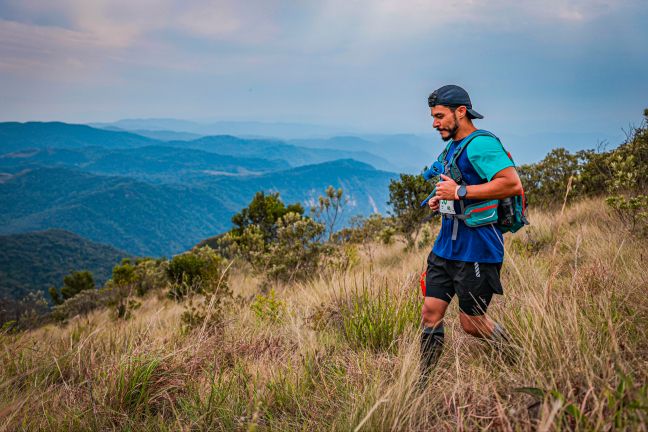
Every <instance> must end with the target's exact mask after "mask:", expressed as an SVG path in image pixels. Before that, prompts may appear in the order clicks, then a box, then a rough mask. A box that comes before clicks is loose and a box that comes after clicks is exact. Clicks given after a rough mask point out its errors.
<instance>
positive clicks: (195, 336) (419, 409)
mask: <svg viewBox="0 0 648 432" xmlns="http://www.w3.org/2000/svg"><path fill="white" fill-rule="evenodd" d="M530 219H531V221H532V224H533V225H532V226H531V227H530V228H526V229H525V230H524V231H522V232H520V233H517V234H515V235H513V236H510V235H509V236H507V238H506V243H507V245H506V246H507V257H506V259H505V265H504V269H503V283H504V287H505V288H504V289H505V295H504V297H498V298H496V299H495V300H494V302H493V305H492V307H491V309H490V311H489V312H491V314H492V315H493V316H494V317H495V318H496V319H498V320H500V321H502V322H503V323H504V324H505V325H506V326H507V327H508V328H509V330H510V332H511V334H512V336H513V337H514V341H515V346H516V347H517V349H518V350H519V352H520V355H519V357H518V360H517V362H513V363H510V362H506V361H505V359H502V358H500V357H499V356H498V355H497V354H496V353H495V352H494V351H493V350H492V349H491V347H490V346H489V345H488V344H486V343H483V342H481V341H479V340H475V339H472V338H470V337H468V336H466V335H465V334H463V333H462V331H461V329H460V327H459V325H458V317H457V306H456V304H453V305H451V307H450V310H449V314H448V316H447V319H446V329H447V330H446V349H445V352H444V354H443V356H442V358H441V361H440V365H439V367H438V368H437V369H436V373H435V376H434V377H433V379H432V380H431V382H430V384H429V386H427V387H425V388H421V387H419V386H417V377H418V364H417V361H418V332H419V321H418V320H419V315H418V313H419V312H418V311H419V308H420V304H421V295H420V288H419V286H418V276H419V274H420V272H421V270H422V268H423V264H424V261H425V258H426V256H427V253H428V248H427V247H426V248H425V249H422V250H415V251H411V252H404V251H403V249H402V245H401V244H398V243H397V244H394V245H391V246H383V245H375V248H374V249H373V251H372V253H371V255H370V256H371V257H372V258H371V259H370V258H369V256H368V255H365V254H364V253H363V250H357V251H356V252H357V253H358V254H359V255H358V256H359V260H358V262H357V263H356V265H355V266H353V267H351V268H350V269H348V270H345V271H336V270H333V269H332V268H330V270H329V271H328V272H326V273H322V274H320V275H319V277H318V278H316V279H315V280H313V281H311V282H306V283H298V284H293V285H287V286H277V287H276V295H274V296H273V294H272V293H271V294H268V295H267V296H264V297H259V296H255V295H256V293H258V292H259V287H258V283H259V278H257V277H255V275H253V274H251V273H250V272H249V271H247V270H245V268H243V267H242V268H240V269H235V267H232V268H230V272H231V275H230V282H229V286H230V287H231V289H232V290H233V291H234V294H235V295H236V296H235V297H234V300H233V301H232V302H231V303H229V304H228V305H227V306H226V307H221V306H219V305H218V304H216V303H210V304H209V305H208V306H207V311H208V312H207V315H206V318H205V319H204V320H198V321H197V322H196V323H195V325H194V326H193V330H187V329H186V327H185V326H183V322H186V320H184V319H183V318H182V317H183V314H185V317H186V312H187V311H190V310H191V307H195V306H198V305H200V298H199V297H198V298H194V299H193V300H192V303H191V304H189V302H185V303H182V302H180V303H178V302H175V301H172V300H170V299H168V298H167V297H166V296H165V295H164V293H165V291H164V289H163V287H160V289H159V290H158V291H157V292H156V291H153V292H150V293H149V295H148V297H147V298H145V299H144V300H143V302H142V305H141V306H140V307H139V308H137V309H135V310H134V312H133V316H132V317H131V318H130V319H129V320H126V321H124V320H120V319H116V318H115V315H114V313H113V311H111V310H99V311H95V312H92V313H91V314H89V315H87V316H86V317H83V318H78V319H73V320H71V321H70V322H68V323H67V324H64V325H62V326H55V325H48V326H46V327H43V328H40V329H38V330H35V331H30V332H26V333H22V334H19V335H11V334H2V335H0V344H1V345H2V349H0V365H1V367H0V428H4V429H5V430H55V431H56V430H61V431H63V430H65V431H69V430H182V431H194V430H224V431H225V430H227V431H229V430H242V431H249V430H258V431H260V430H309V431H319V430H322V431H330V430H339V431H349V430H363V431H376V430H412V431H420V430H443V431H446V430H447V431H454V430H467V431H470V430H484V429H486V430H542V431H549V430H574V429H576V430H646V422H647V421H648V413H647V412H646V407H647V406H648V385H647V384H646V382H647V381H646V380H647V378H648V334H647V327H646V322H648V297H647V296H646V292H645V289H646V286H648V276H647V273H646V272H645V271H644V270H643V267H645V252H644V251H645V248H646V246H647V244H646V240H645V239H641V238H639V237H637V236H633V235H629V234H628V233H627V232H625V231H623V229H622V228H620V227H619V224H618V223H617V220H616V219H615V218H614V217H612V215H611V214H610V213H608V212H607V211H606V206H605V205H604V204H603V202H602V201H600V200H590V201H582V202H580V203H577V204H574V205H573V206H568V208H567V209H566V211H565V213H564V215H563V216H561V217H557V215H556V213H551V214H545V213H541V212H539V211H535V212H533V211H532V213H531V215H530ZM434 230H436V228H434ZM215 310H218V311H220V312H221V313H223V314H224V315H223V319H222V320H220V321H218V322H217V324H212V322H213V321H212V320H210V319H208V318H209V316H210V311H215ZM183 328H184V329H185V330H182V329H183Z"/></svg>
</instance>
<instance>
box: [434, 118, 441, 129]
mask: <svg viewBox="0 0 648 432" xmlns="http://www.w3.org/2000/svg"><path fill="white" fill-rule="evenodd" d="M439 126H441V122H440V121H439V119H434V121H433V122H432V127H434V128H438V127H439Z"/></svg>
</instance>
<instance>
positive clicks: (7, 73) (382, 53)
mask: <svg viewBox="0 0 648 432" xmlns="http://www.w3.org/2000/svg"><path fill="white" fill-rule="evenodd" d="M646 23H648V2H647V1H646V0H587V1H586V0H574V1H567V0H545V1H542V2H540V1H533V2H530V1H528V2H525V1H520V0H488V1H486V0H445V1H438V0H428V1H419V0H398V1H396V0H393V1H380V0H358V1H353V0H330V1H328V0H321V1H292V2H291V1H282V0H259V1H241V0H239V1H234V0H214V1H204V0H195V1H180V0H155V1H154V0H137V1H134V0H0V120H3V121H4V120H19V121H25V120H62V121H69V122H91V121H114V120H117V119H120V118H129V117H168V118H171V117H172V118H181V119H193V120H261V121H284V122H301V123H312V124H323V125H341V126H343V127H348V128H350V129H357V130H362V131H367V132H424V131H429V130H430V129H431V120H430V117H429V112H428V111H427V105H426V100H427V95H428V94H429V93H430V91H432V90H433V89H435V88H436V87H439V86H441V85H443V84H447V83H455V84H460V85H462V86H464V87H465V88H466V89H467V90H468V91H469V92H470V94H471V97H472V99H473V104H474V107H475V108H476V109H477V110H478V111H479V112H481V113H482V114H484V115H485V116H486V120H484V122H485V123H483V124H482V125H484V126H487V127H488V128H491V129H493V130H503V131H506V133H510V134H523V133H548V132H551V133H566V132H570V133H581V132H594V133H601V134H602V136H603V135H606V134H607V135H608V136H609V135H610V134H616V133H618V132H620V131H621V129H622V128H627V127H628V125H629V124H630V123H633V122H634V123H638V122H639V121H640V120H641V118H642V116H641V113H642V111H643V109H644V108H645V107H648V79H647V78H648V25H646Z"/></svg>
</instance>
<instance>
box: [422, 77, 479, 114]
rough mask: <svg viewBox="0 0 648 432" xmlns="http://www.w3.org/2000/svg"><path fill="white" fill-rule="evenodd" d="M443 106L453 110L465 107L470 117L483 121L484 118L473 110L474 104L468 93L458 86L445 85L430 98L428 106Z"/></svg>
mask: <svg viewBox="0 0 648 432" xmlns="http://www.w3.org/2000/svg"><path fill="white" fill-rule="evenodd" d="M437 105H443V106H447V107H451V108H456V107H458V106H461V105H463V106H465V107H466V110H467V111H468V117H470V118H478V119H483V118H484V116H483V115H481V114H479V113H478V112H477V111H475V110H474V109H472V102H470V96H468V92H467V91H466V90H464V89H462V88H461V87H459V86H458V85H452V84H451V85H445V86H443V87H441V88H438V89H436V90H434V91H433V92H432V93H431V94H430V96H429V97H428V106H429V107H430V108H432V107H433V106H437Z"/></svg>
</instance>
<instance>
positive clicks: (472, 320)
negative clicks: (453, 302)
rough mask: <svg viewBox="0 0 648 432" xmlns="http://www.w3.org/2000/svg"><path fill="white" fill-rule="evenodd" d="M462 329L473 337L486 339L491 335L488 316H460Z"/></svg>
mask: <svg viewBox="0 0 648 432" xmlns="http://www.w3.org/2000/svg"><path fill="white" fill-rule="evenodd" d="M459 321H460V322H461V328H462V329H463V330H464V331H465V332H466V333H468V334H469V335H471V336H475V337H486V336H488V335H489V334H490V333H491V329H490V324H489V320H488V317H487V316H486V315H477V316H473V315H466V314H463V313H462V314H461V315H460V316H459Z"/></svg>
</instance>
